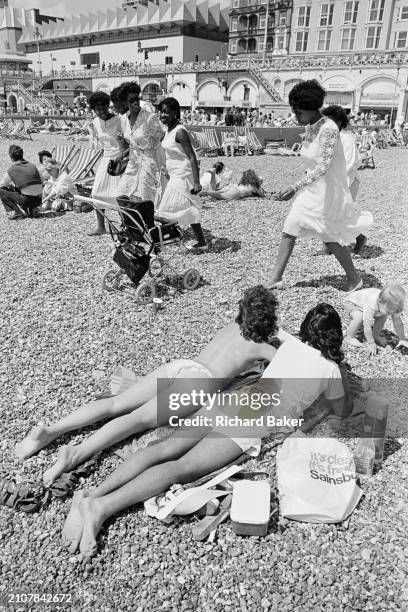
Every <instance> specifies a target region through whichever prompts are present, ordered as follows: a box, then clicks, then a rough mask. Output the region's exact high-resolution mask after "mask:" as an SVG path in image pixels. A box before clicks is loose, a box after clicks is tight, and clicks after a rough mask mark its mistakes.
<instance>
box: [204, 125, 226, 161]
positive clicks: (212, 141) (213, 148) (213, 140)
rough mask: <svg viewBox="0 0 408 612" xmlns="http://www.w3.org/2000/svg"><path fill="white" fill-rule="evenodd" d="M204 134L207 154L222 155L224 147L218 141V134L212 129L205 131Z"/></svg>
mask: <svg viewBox="0 0 408 612" xmlns="http://www.w3.org/2000/svg"><path fill="white" fill-rule="evenodd" d="M203 133H204V134H205V137H206V141H207V147H208V148H207V153H208V155H210V154H211V153H213V154H215V155H220V154H221V152H222V147H221V145H220V142H219V140H218V136H217V132H216V131H215V130H214V128H212V129H203Z"/></svg>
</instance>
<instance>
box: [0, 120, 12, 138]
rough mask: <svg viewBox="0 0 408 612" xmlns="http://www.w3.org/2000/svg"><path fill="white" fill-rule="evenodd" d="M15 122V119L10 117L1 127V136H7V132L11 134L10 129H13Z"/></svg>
mask: <svg viewBox="0 0 408 612" xmlns="http://www.w3.org/2000/svg"><path fill="white" fill-rule="evenodd" d="M13 123H14V122H13V121H11V120H10V119H8V120H7V121H6V122H5V124H4V125H3V127H2V128H1V129H0V136H5V137H7V134H9V133H10V130H11V129H12V126H13Z"/></svg>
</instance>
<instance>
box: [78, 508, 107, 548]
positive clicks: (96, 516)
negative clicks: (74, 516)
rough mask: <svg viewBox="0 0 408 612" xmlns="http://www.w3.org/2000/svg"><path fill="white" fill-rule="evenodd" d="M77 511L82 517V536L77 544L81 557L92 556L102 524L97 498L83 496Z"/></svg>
mask: <svg viewBox="0 0 408 612" xmlns="http://www.w3.org/2000/svg"><path fill="white" fill-rule="evenodd" d="M79 512H80V513H81V518H82V525H83V531H82V537H81V543H80V545H79V550H80V551H81V554H82V558H83V559H84V558H90V557H93V556H94V555H95V554H96V552H97V550H98V546H97V544H96V538H97V536H98V533H99V531H100V529H101V527H102V525H103V522H104V520H105V519H104V517H103V514H102V512H101V508H100V502H99V500H98V499H92V498H89V497H85V498H84V499H82V500H81V501H80V503H79Z"/></svg>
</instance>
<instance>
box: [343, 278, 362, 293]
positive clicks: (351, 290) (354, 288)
mask: <svg viewBox="0 0 408 612" xmlns="http://www.w3.org/2000/svg"><path fill="white" fill-rule="evenodd" d="M362 288H363V279H362V278H361V279H360V280H359V282H358V283H357V285H356V286H355V287H353V289H350V291H346V294H348V293H354V291H358V290H359V289H362Z"/></svg>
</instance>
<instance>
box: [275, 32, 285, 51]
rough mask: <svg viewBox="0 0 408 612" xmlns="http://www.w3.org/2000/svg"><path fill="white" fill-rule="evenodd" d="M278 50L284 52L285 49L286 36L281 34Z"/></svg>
mask: <svg viewBox="0 0 408 612" xmlns="http://www.w3.org/2000/svg"><path fill="white" fill-rule="evenodd" d="M277 48H278V50H279V51H283V50H284V49H285V36H284V34H279V36H278V41H277Z"/></svg>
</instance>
